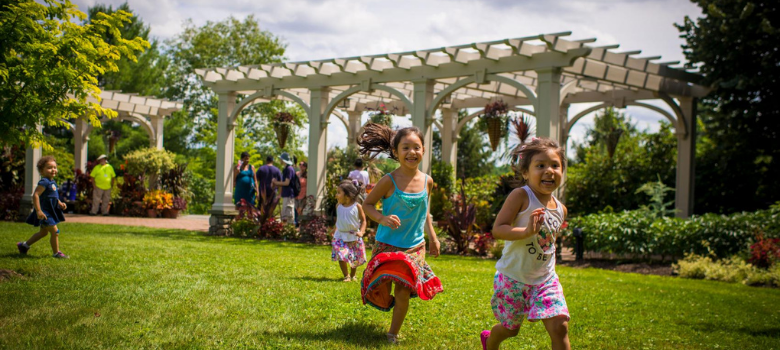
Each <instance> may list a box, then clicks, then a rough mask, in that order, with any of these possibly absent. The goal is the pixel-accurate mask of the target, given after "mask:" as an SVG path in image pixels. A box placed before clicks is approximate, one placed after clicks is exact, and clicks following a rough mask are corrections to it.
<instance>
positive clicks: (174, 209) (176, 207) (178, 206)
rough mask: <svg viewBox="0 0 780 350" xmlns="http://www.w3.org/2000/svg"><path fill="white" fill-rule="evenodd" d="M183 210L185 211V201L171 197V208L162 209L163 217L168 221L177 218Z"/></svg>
mask: <svg viewBox="0 0 780 350" xmlns="http://www.w3.org/2000/svg"><path fill="white" fill-rule="evenodd" d="M185 209H187V200H186V199H184V198H181V197H173V201H172V202H171V207H170V208H169V209H163V217H164V218H168V219H175V218H178V217H179V212H180V211H182V210H185Z"/></svg>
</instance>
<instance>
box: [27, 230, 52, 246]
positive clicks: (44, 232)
mask: <svg viewBox="0 0 780 350" xmlns="http://www.w3.org/2000/svg"><path fill="white" fill-rule="evenodd" d="M47 234H49V231H48V230H46V226H41V229H40V230H39V231H38V232H37V233H35V234H33V235H32V236H30V238H29V239H28V240H27V242H25V243H27V246H28V247H29V246H31V245H33V244H34V243H35V242H38V241H39V240H40V239H41V238H43V237H46V235H47Z"/></svg>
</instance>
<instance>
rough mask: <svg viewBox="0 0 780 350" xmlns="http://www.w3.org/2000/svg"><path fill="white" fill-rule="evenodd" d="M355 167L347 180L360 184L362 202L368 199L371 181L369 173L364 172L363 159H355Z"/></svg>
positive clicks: (358, 185)
mask: <svg viewBox="0 0 780 350" xmlns="http://www.w3.org/2000/svg"><path fill="white" fill-rule="evenodd" d="M353 165H354V166H355V169H354V170H352V171H350V172H349V175H347V178H348V179H350V180H354V181H357V182H358V183H357V187H358V191H359V193H360V195H359V197H360V201H361V202H362V201H363V199H365V198H366V186H368V184H369V183H370V182H371V180H370V179H369V178H368V171H365V170H363V159H360V158H358V159H355V163H353Z"/></svg>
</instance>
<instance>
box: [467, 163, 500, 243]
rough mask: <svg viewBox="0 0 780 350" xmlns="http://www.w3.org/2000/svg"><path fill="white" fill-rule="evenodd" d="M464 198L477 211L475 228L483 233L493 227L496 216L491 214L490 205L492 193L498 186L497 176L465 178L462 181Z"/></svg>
mask: <svg viewBox="0 0 780 350" xmlns="http://www.w3.org/2000/svg"><path fill="white" fill-rule="evenodd" d="M464 185H465V191H466V196H467V197H468V198H470V200H471V203H473V204H474V206H475V207H476V209H477V226H479V227H480V228H481V229H482V230H484V231H489V230H490V229H491V228H492V227H493V221H495V218H496V214H495V213H493V210H492V206H491V203H493V201H494V200H495V198H493V193H494V192H495V190H496V187H497V186H498V185H499V176H497V175H487V176H481V177H475V178H467V179H466V180H465V181H464Z"/></svg>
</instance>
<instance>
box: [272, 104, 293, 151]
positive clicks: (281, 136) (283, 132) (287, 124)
mask: <svg viewBox="0 0 780 350" xmlns="http://www.w3.org/2000/svg"><path fill="white" fill-rule="evenodd" d="M293 121H294V119H293V115H292V114H290V113H287V112H279V113H276V116H275V117H274V120H273V127H274V131H275V132H276V140H277V141H279V147H280V148H282V149H284V146H285V145H286V144H287V138H288V137H289V136H290V130H292V125H293Z"/></svg>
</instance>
